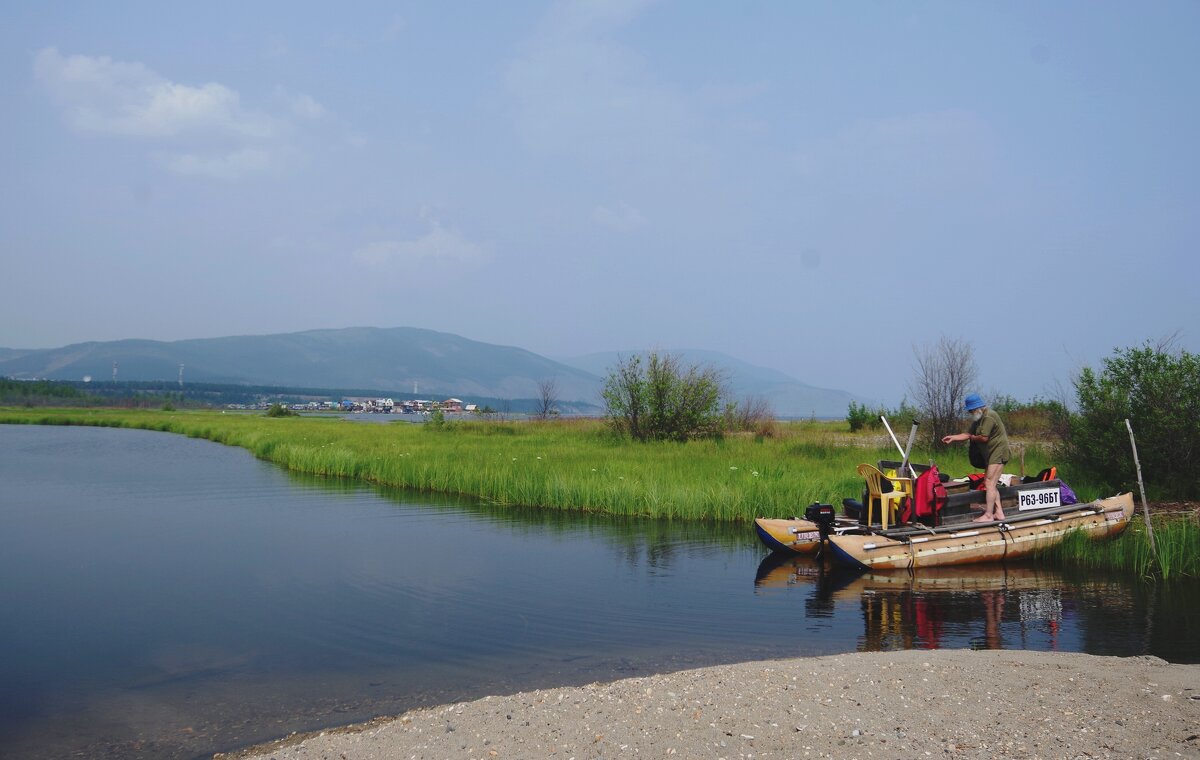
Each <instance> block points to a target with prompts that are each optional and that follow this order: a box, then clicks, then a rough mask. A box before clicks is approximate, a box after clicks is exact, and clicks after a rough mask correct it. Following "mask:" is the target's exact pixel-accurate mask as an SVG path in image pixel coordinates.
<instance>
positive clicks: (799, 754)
mask: <svg viewBox="0 0 1200 760" xmlns="http://www.w3.org/2000/svg"><path fill="white" fill-rule="evenodd" d="M237 756H238V757H241V758H258V759H260V760H266V759H267V758H273V759H276V760H285V759H286V760H318V759H325V758H328V759H329V760H369V759H376V758H377V759H379V760H384V759H385V758H386V759H388V760H390V759H392V758H423V759H424V758H429V759H433V758H480V759H481V760H490V759H491V758H563V759H564V760H566V759H567V758H579V760H583V758H612V757H631V758H632V757H655V758H658V757H668V758H669V757H678V758H730V759H731V760H732V759H733V758H804V757H813V758H821V757H825V758H842V759H850V758H924V757H963V758H1048V759H1049V758H1055V759H1057V758H1097V757H1105V758H1175V757H1184V758H1200V665H1171V664H1168V663H1166V662H1164V661H1162V660H1160V659H1158V658H1154V657H1133V658H1118V657H1096V656H1092V655H1085V654H1059V653H1046V652H1023V651H969V650H953V651H948V650H939V651H906V652H879V653H862V654H845V655H835V656H830V657H817V658H800V659H790V660H775V661H768V662H752V663H743V664H738V665H722V666H718V667H712V668H702V669H699V670H688V671H682V672H678V673H670V674H666V675H657V676H650V677H646V678H631V679H626V680H622V681H615V682H612V683H603V684H592V685H589V686H584V687H579V688H562V689H546V690H539V691H532V692H524V693H520V694H513V695H509V696H498V697H485V698H483V699H479V700H476V701H473V702H463V703H459V704H452V705H445V706H442V707H436V708H430V709H422V710H413V711H411V712H407V713H405V714H403V715H401V716H398V717H395V718H389V719H380V720H376V721H372V722H371V723H368V724H364V725H360V726H352V727H348V728H344V729H338V730H334V731H327V732H324V733H321V734H317V735H308V736H303V737H300V736H295V737H290V738H289V739H286V740H283V741H281V742H277V743H275V744H273V745H267V746H263V747H258V748H255V749H253V750H250V751H247V752H244V753H238V755H237ZM218 757H219V756H218Z"/></svg>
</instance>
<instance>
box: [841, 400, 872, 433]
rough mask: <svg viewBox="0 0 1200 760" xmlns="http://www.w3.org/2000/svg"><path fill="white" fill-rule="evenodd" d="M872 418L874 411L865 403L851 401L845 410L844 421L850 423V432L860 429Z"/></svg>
mask: <svg viewBox="0 0 1200 760" xmlns="http://www.w3.org/2000/svg"><path fill="white" fill-rule="evenodd" d="M874 418H875V413H874V412H872V411H871V410H870V409H869V408H868V407H867V405H866V404H860V403H858V402H857V401H851V402H850V408H849V409H847V411H846V422H848V423H850V432H851V433H857V432H858V431H859V430H862V429H863V427H865V426H866V425H867V424H869V423H870V422H871V420H872V419H874Z"/></svg>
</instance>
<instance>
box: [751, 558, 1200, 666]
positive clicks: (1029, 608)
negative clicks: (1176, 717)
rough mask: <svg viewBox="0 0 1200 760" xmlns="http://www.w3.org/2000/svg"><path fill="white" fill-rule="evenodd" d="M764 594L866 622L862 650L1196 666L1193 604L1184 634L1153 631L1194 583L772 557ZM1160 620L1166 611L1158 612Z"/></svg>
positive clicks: (1027, 568) (809, 612)
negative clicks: (1064, 655)
mask: <svg viewBox="0 0 1200 760" xmlns="http://www.w3.org/2000/svg"><path fill="white" fill-rule="evenodd" d="M754 585H755V589H756V591H757V592H758V593H760V594H761V593H771V592H773V591H779V590H788V591H790V592H792V593H796V592H804V593H805V596H804V609H805V613H806V616H807V617H809V618H830V617H833V616H835V615H839V614H851V613H849V612H848V610H847V608H848V607H849V608H854V611H855V612H856V613H857V614H858V615H859V616H860V620H861V624H862V632H861V634H860V635H859V636H858V639H857V647H856V648H857V649H858V650H860V651H886V650H897V649H938V648H943V647H954V648H967V647H969V648H973V649H1039V650H1048V651H1056V650H1066V651H1084V652H1090V653H1094V654H1113V655H1122V656H1128V655H1131V654H1138V653H1143V652H1155V653H1158V654H1159V655H1160V656H1163V657H1165V658H1167V659H1170V660H1172V661H1177V662H1191V661H1195V659H1196V657H1197V654H1198V653H1197V652H1196V651H1195V649H1194V647H1192V646H1191V645H1190V644H1189V643H1187V642H1188V641H1190V640H1191V638H1190V637H1191V636H1192V635H1194V633H1195V631H1196V630H1197V629H1196V622H1197V620H1196V617H1197V616H1196V614H1195V613H1194V609H1195V606H1194V603H1191V604H1187V605H1185V609H1183V610H1179V611H1178V612H1172V614H1171V616H1172V620H1173V621H1174V622H1175V624H1177V625H1181V626H1182V628H1183V630H1184V631H1187V633H1186V634H1185V635H1183V636H1177V635H1176V634H1179V633H1181V631H1180V630H1179V629H1172V630H1171V631H1169V632H1164V631H1163V630H1162V629H1161V627H1160V626H1155V625H1154V616H1155V614H1156V612H1155V611H1156V610H1162V608H1163V605H1164V603H1165V601H1166V599H1167V598H1170V599H1180V600H1182V599H1184V598H1187V599H1193V600H1194V599H1196V593H1197V589H1196V586H1195V584H1187V585H1181V586H1177V587H1174V588H1173V589H1170V590H1168V587H1165V586H1162V585H1158V586H1155V585H1152V584H1147V583H1145V582H1144V581H1142V580H1140V579H1133V578H1127V577H1121V576H1113V575H1106V574H1095V573H1090V574H1089V573H1079V572H1075V573H1071V572H1064V571H1061V570H1057V569H1053V568H1047V567H1041V566H1037V565H1029V564H1021V565H1012V566H1005V565H973V566H965V567H959V568H928V569H925V570H920V569H918V570H917V571H915V572H913V573H906V572H897V573H862V574H859V573H854V572H847V571H845V570H843V569H841V568H827V567H825V566H823V565H822V564H820V563H819V562H814V561H813V560H812V559H810V558H802V557H793V556H785V555H770V556H768V557H766V558H764V559H763V560H762V562H761V563H760V564H759V566H758V568H757V570H756V572H755V578H754ZM1159 614H1161V612H1160V613H1159Z"/></svg>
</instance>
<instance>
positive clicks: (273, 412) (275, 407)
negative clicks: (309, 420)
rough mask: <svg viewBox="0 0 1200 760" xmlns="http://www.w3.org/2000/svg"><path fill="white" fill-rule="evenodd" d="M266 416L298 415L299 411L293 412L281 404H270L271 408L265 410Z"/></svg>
mask: <svg viewBox="0 0 1200 760" xmlns="http://www.w3.org/2000/svg"><path fill="white" fill-rule="evenodd" d="M267 416H268V417H299V416H300V413H299V412H294V411H292V410H291V409H288V408H287V407H286V406H284V405H283V404H271V408H270V409H268V410H267Z"/></svg>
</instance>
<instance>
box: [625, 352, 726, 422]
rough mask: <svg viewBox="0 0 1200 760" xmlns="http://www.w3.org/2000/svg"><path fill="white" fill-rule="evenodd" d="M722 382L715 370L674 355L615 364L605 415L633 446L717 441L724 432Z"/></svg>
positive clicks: (630, 359)
mask: <svg viewBox="0 0 1200 760" xmlns="http://www.w3.org/2000/svg"><path fill="white" fill-rule="evenodd" d="M723 386H724V377H723V376H722V375H721V373H720V371H719V370H717V369H716V368H714V367H712V366H706V365H699V364H692V365H685V364H684V363H683V361H682V360H681V359H680V358H679V357H677V356H674V355H672V354H666V353H663V354H660V353H658V352H657V351H651V352H649V353H648V354H647V355H646V357H645V360H644V361H643V358H642V357H641V356H636V355H635V356H631V357H629V358H623V359H618V360H617V365H616V366H615V367H614V368H613V369H612V370H611V371H610V372H609V375H608V377H607V378H606V379H605V381H604V392H603V397H604V405H605V410H606V416H607V418H608V420H609V424H610V425H611V426H612V428H613V430H615V431H616V432H618V433H619V434H621V435H628V436H630V437H631V438H633V439H634V440H635V441H686V440H688V439H689V438H704V437H715V436H718V435H720V433H721V428H722V421H723V416H722V409H721V398H722V395H723Z"/></svg>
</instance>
